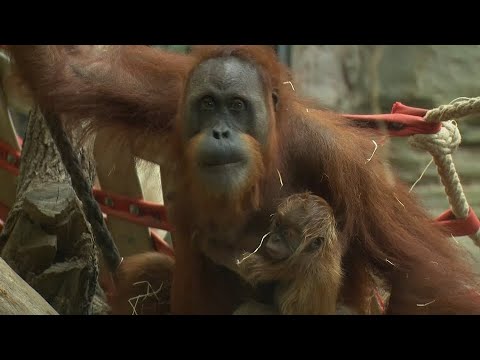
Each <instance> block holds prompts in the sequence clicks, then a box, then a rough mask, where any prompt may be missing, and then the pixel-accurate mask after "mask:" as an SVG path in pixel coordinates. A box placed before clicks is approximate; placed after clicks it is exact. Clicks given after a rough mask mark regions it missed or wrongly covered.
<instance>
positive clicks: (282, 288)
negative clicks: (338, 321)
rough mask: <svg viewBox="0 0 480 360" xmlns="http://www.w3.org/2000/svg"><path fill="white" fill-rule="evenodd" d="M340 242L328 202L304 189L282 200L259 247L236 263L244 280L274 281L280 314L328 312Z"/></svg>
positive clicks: (338, 280)
mask: <svg viewBox="0 0 480 360" xmlns="http://www.w3.org/2000/svg"><path fill="white" fill-rule="evenodd" d="M343 248H344V244H343V243H342V241H340V239H339V237H338V233H337V231H336V222H335V218H334V215H333V210H332V208H331V207H330V205H329V204H328V203H327V202H326V201H325V200H324V199H323V198H321V197H319V196H315V195H312V194H310V193H300V194H294V195H291V196H289V197H287V198H286V199H285V200H283V201H282V202H281V203H280V205H279V206H278V208H277V211H276V213H275V214H274V216H273V219H272V224H271V227H270V232H269V233H268V234H267V235H266V236H265V237H264V239H263V242H262V245H261V247H260V249H259V250H258V251H257V252H255V253H252V254H249V255H248V256H246V257H244V258H243V259H242V260H240V261H239V262H238V264H239V267H240V269H239V273H240V274H241V275H242V276H243V277H244V278H245V280H246V281H248V282H249V283H251V284H253V285H256V284H259V283H263V282H275V283H277V284H278V286H277V293H276V301H277V303H278V308H279V311H280V313H281V314H291V315H293V314H310V315H321V314H334V313H335V310H336V305H337V299H338V294H339V291H340V288H341V284H342V255H343V253H344V249H343Z"/></svg>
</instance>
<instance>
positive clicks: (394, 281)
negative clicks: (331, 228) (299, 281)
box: [10, 45, 480, 314]
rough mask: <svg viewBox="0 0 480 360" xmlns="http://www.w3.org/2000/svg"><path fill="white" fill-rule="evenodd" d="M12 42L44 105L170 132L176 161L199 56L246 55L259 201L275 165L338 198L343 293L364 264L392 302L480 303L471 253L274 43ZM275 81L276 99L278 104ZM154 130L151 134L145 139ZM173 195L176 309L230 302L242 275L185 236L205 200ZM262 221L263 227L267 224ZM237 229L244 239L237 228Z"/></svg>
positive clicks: (355, 296) (268, 197) (361, 279)
mask: <svg viewBox="0 0 480 360" xmlns="http://www.w3.org/2000/svg"><path fill="white" fill-rule="evenodd" d="M10 51H11V53H12V54H13V57H14V59H15V62H16V65H17V68H18V71H19V72H20V74H22V76H23V78H24V80H25V81H26V82H27V83H28V84H29V86H30V87H31V89H32V92H33V94H34V96H35V98H36V100H37V102H39V103H40V105H41V106H42V108H43V109H45V110H49V111H55V112H60V113H64V114H65V115H66V118H67V120H66V121H67V122H68V121H69V122H70V124H73V125H75V123H76V122H78V119H83V118H93V120H92V121H91V123H90V126H91V128H93V129H95V128H98V127H102V126H109V127H111V128H112V134H113V133H115V132H120V133H122V134H123V136H125V137H126V138H127V139H129V140H131V139H136V138H138V137H139V136H140V135H145V134H146V131H149V134H150V135H155V134H156V135H159V134H162V135H165V136H166V137H167V138H168V139H170V142H169V143H168V144H167V145H166V146H167V149H164V148H162V149H163V150H171V153H169V157H167V160H166V161H168V162H169V163H177V162H179V163H182V160H183V159H184V158H185V153H184V147H183V145H182V144H181V143H180V142H179V141H178V137H177V135H178V134H176V131H175V126H173V125H172V124H174V123H175V120H176V121H177V123H178V122H181V121H183V118H182V116H181V111H179V108H180V109H181V104H182V97H183V93H184V90H185V84H186V81H187V79H188V74H189V73H190V72H191V71H192V70H193V69H194V67H195V65H196V64H199V63H200V62H202V61H204V60H206V59H208V58H212V57H225V56H238V57H240V58H242V59H245V60H247V61H249V62H251V63H252V64H254V65H255V66H256V68H257V69H258V71H259V73H260V75H261V77H262V79H263V82H264V87H265V90H266V99H267V101H268V104H269V108H270V109H271V110H272V122H271V124H270V130H271V133H270V143H269V149H268V152H267V153H262V156H263V160H264V163H265V164H267V166H266V168H265V172H264V175H263V177H262V179H261V180H260V182H259V183H260V185H259V188H260V200H259V203H260V206H261V209H270V208H272V207H273V206H274V205H273V204H275V203H276V196H277V195H278V194H277V193H275V191H273V190H272V189H278V175H277V172H276V170H277V169H278V170H279V171H280V173H281V174H282V177H283V181H284V182H285V184H286V185H285V187H284V188H283V190H282V191H284V192H290V193H292V192H301V191H305V190H309V191H311V192H312V193H314V194H316V195H320V196H322V197H324V198H325V199H326V200H327V201H328V203H329V204H331V205H332V207H333V209H334V212H335V217H336V219H337V221H338V223H339V227H340V229H341V233H342V234H341V235H342V236H343V237H345V238H346V239H350V244H349V249H348V251H347V253H346V255H345V256H346V259H345V263H346V264H347V265H348V266H347V267H346V268H345V274H346V275H345V276H346V277H348V279H345V283H346V284H350V289H349V290H350V292H349V298H350V299H351V301H352V302H353V303H357V305H358V304H360V303H361V302H362V301H361V300H360V299H361V298H363V297H364V296H365V295H364V294H365V293H367V291H366V289H367V288H369V287H370V286H371V283H370V282H369V280H368V277H366V276H364V274H363V275H362V274H361V272H360V273H359V272H356V271H353V268H354V267H355V266H358V264H363V265H362V268H365V267H366V268H368V270H369V271H371V272H373V273H374V274H375V275H377V276H379V277H380V278H381V279H382V280H384V281H385V282H386V283H387V284H388V285H389V286H390V287H391V289H392V293H391V298H390V302H389V304H388V313H390V314H480V302H479V301H478V296H474V295H472V294H474V292H473V291H472V289H478V279H477V277H476V276H475V274H474V273H473V271H472V269H471V266H470V264H469V262H468V257H467V256H466V254H465V253H464V252H462V251H461V249H460V248H459V247H458V246H457V245H456V244H455V242H454V241H453V240H452V239H451V238H450V236H449V234H448V233H446V232H444V231H442V229H440V228H439V227H438V226H436V225H435V224H433V223H432V220H431V218H430V217H429V215H428V214H427V212H426V211H425V210H424V209H423V208H422V207H421V206H420V205H419V201H418V200H417V199H416V198H415V197H414V195H412V194H410V193H409V192H408V189H407V188H406V187H405V186H404V185H403V184H401V183H399V182H398V180H397V181H396V182H394V183H393V184H392V182H391V181H390V178H389V177H387V176H386V175H385V167H384V165H383V164H382V162H381V160H380V158H379V157H377V156H374V157H373V158H372V159H371V161H369V162H367V161H366V160H367V159H368V158H370V156H371V154H372V143H371V138H372V136H374V134H373V133H371V132H370V131H369V130H368V129H355V128H353V127H352V126H351V125H350V122H348V121H346V120H345V119H343V118H341V117H340V116H339V115H336V114H334V113H331V112H328V111H325V110H322V109H315V107H314V106H313V105H312V104H311V103H310V102H308V101H306V100H305V99H302V98H300V97H298V96H297V94H296V93H295V91H294V90H293V89H292V87H291V85H290V84H289V83H288V81H291V80H292V78H291V75H290V73H289V72H288V70H287V69H286V68H285V67H284V66H282V65H281V64H280V62H279V61H277V59H276V57H275V54H274V52H273V50H271V49H269V48H267V47H262V46H247V45H242V46H199V47H197V48H195V49H194V50H193V51H192V53H191V54H189V55H177V54H171V53H168V52H165V51H159V50H155V49H152V48H149V47H146V46H118V47H111V48H110V47H109V48H108V49H107V50H106V51H101V52H98V51H91V50H89V49H80V50H78V49H73V50H72V48H71V47H61V46H13V47H10ZM273 92H275V93H276V94H277V97H278V99H279V103H278V105H277V107H276V108H275V110H273V104H272V101H271V99H270V97H271V94H272V93H273ZM125 129H127V130H126V131H125ZM122 131H123V132H122ZM158 138H159V137H158V136H153V137H152V136H148V137H145V138H144V142H145V143H150V144H151V143H154V142H155V141H157V140H158ZM152 152H154V151H153V150H152V149H150V150H149V151H144V154H143V156H144V157H147V158H148V156H152V157H154V155H155V154H152ZM178 176H179V179H180V181H183V180H185V177H186V176H187V173H186V172H185V171H184V169H179V170H178ZM193 195H194V196H195V194H193ZM197 196H198V194H197ZM179 197H180V200H179V204H183V205H179V206H180V208H177V209H176V210H175V212H176V213H178V214H183V215H178V216H176V217H175V219H174V220H173V219H172V221H173V222H174V226H176V227H177V228H179V227H182V231H181V233H179V234H178V235H177V236H176V244H175V247H176V249H175V250H176V254H177V265H176V268H175V275H174V277H177V281H176V283H177V285H178V287H177V289H178V291H177V290H175V286H174V289H173V292H174V298H175V299H172V300H174V302H175V301H177V302H178V303H177V304H176V306H175V308H176V311H177V312H182V313H192V312H195V313H207V312H217V313H218V312H220V313H228V312H229V311H231V309H232V306H233V305H232V304H234V303H236V302H237V301H238V298H236V295H235V296H234V295H232V294H233V293H235V291H232V289H236V288H238V286H237V285H234V284H231V286H230V285H227V283H226V282H225V281H226V280H225V279H226V277H225V276H224V275H222V274H219V273H218V272H217V269H214V268H209V267H206V266H204V265H202V264H203V262H202V261H203V260H201V257H202V255H201V254H200V253H199V250H198V248H196V247H195V246H193V245H191V244H190V243H189V242H190V241H191V240H190V239H191V235H192V233H193V232H194V230H195V229H194V228H192V227H191V226H190V225H189V220H190V219H192V218H195V217H196V216H197V215H198V214H201V213H203V212H206V211H207V210H205V208H204V207H203V205H202V207H195V208H192V205H191V202H190V199H191V197H192V194H191V193H190V192H185V193H182V194H180V195H179ZM182 197H183V198H182ZM251 210H252V211H253V209H251ZM222 211H224V207H222V208H216V207H215V208H213V207H208V213H209V215H210V216H211V218H215V217H217V216H219V215H220V213H221V212H222ZM267 211H268V210H267ZM247 213H248V211H247ZM246 216H248V214H246ZM263 226H264V229H263V230H265V231H264V232H263V233H265V232H266V228H267V226H268V224H264V225H263ZM261 231H262V229H259V232H261ZM237 239H238V242H239V246H240V247H241V246H242V245H241V239H242V233H241V230H239V233H238V234H237ZM187 259H189V260H188V261H187ZM193 264H196V265H193ZM392 264H393V265H392ZM228 278H229V277H228ZM229 279H230V278H229ZM174 283H175V281H174ZM207 288H208V289H209V290H207ZM175 292H177V294H176V295H175ZM193 298H195V300H192V299H193ZM433 300H434V301H433ZM220 302H221V304H220ZM229 304H230V305H229ZM419 304H420V306H419ZM422 304H429V305H427V306H421V305H422ZM174 305H175V304H174Z"/></svg>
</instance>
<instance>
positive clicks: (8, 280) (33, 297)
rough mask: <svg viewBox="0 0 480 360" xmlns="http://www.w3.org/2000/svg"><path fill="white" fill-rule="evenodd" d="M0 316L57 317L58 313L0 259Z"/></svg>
mask: <svg viewBox="0 0 480 360" xmlns="http://www.w3.org/2000/svg"><path fill="white" fill-rule="evenodd" d="M0 315H58V313H57V312H56V311H55V309H54V308H53V307H52V306H51V305H50V304H49V303H48V302H47V301H45V299H43V298H42V297H41V296H40V294H39V293H38V292H36V291H35V290H34V289H33V288H32V287H31V286H30V285H28V284H27V283H26V282H25V281H24V280H23V279H22V278H21V277H20V276H18V275H17V274H16V273H15V271H13V270H12V269H11V268H10V266H8V265H7V263H6V262H5V261H4V260H3V259H1V258H0Z"/></svg>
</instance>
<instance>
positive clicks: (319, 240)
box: [309, 237, 325, 251]
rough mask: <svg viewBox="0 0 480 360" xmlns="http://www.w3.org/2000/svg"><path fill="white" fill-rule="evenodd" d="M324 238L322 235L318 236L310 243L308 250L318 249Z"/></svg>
mask: <svg viewBox="0 0 480 360" xmlns="http://www.w3.org/2000/svg"><path fill="white" fill-rule="evenodd" d="M324 241H325V239H324V238H323V237H318V238H316V239H315V240H313V241H312V242H311V243H310V246H309V250H310V251H315V250H318V249H320V247H321V246H322V244H323V242H324Z"/></svg>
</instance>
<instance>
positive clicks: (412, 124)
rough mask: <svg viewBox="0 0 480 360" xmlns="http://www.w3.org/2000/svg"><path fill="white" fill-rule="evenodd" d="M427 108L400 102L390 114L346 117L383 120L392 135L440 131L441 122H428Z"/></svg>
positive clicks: (347, 115)
mask: <svg viewBox="0 0 480 360" xmlns="http://www.w3.org/2000/svg"><path fill="white" fill-rule="evenodd" d="M426 113H427V110H425V109H420V108H414V107H410V106H406V105H403V104H402V103H400V102H396V103H395V104H393V107H392V112H391V113H390V114H380V115H352V114H343V116H344V117H346V118H348V119H352V120H357V121H370V122H372V121H375V122H377V121H383V122H385V123H386V124H387V130H388V133H389V134H390V135H391V136H410V135H415V134H436V133H437V132H439V131H440V128H441V127H442V125H441V124H440V123H430V122H426V121H425V120H424V119H423V118H424V116H425V115H426Z"/></svg>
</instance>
